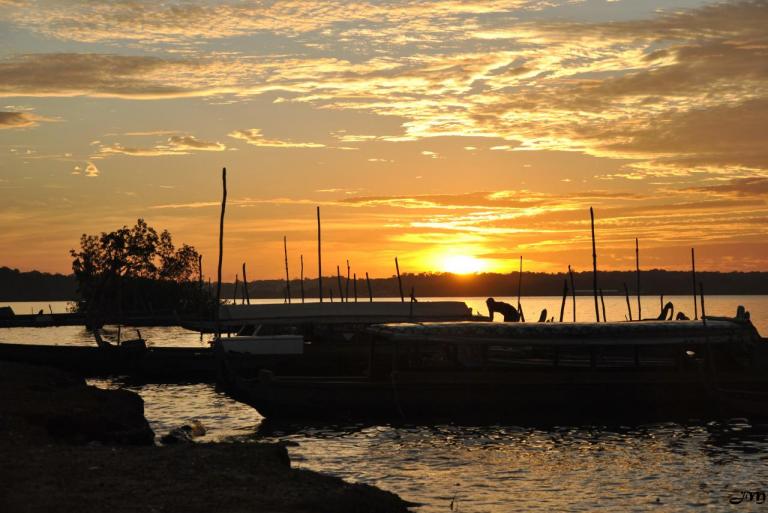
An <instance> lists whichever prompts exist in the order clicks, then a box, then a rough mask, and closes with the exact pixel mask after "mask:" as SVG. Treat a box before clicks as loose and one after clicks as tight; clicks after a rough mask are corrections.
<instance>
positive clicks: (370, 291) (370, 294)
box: [365, 271, 373, 303]
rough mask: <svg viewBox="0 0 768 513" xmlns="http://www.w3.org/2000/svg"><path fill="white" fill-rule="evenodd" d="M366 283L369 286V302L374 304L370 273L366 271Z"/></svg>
mask: <svg viewBox="0 0 768 513" xmlns="http://www.w3.org/2000/svg"><path fill="white" fill-rule="evenodd" d="M365 283H366V284H367V285H368V300H369V301H370V302H371V303H373V290H372V289H371V279H370V278H369V277H368V271H365Z"/></svg>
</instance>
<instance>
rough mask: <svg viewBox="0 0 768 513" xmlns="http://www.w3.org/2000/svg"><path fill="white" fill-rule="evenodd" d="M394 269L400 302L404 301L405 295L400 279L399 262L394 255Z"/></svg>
mask: <svg viewBox="0 0 768 513" xmlns="http://www.w3.org/2000/svg"><path fill="white" fill-rule="evenodd" d="M395 271H397V286H398V287H399V288H400V302H401V303H405V296H404V295H403V281H402V280H401V279H400V264H399V263H398V261H397V257H395Z"/></svg>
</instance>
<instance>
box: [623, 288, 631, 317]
mask: <svg viewBox="0 0 768 513" xmlns="http://www.w3.org/2000/svg"><path fill="white" fill-rule="evenodd" d="M624 296H625V297H626V298H627V312H629V320H630V321H631V320H632V307H631V306H630V305H629V288H627V284H626V282H625V283H624Z"/></svg>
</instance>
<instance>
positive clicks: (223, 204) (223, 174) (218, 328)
mask: <svg viewBox="0 0 768 513" xmlns="http://www.w3.org/2000/svg"><path fill="white" fill-rule="evenodd" d="M221 183H222V187H223V191H224V192H223V195H222V198H221V217H220V218H219V265H218V271H217V283H216V335H217V336H221V324H220V322H219V320H220V319H219V308H220V305H221V264H222V261H223V259H224V212H225V211H226V208H227V168H226V167H225V168H222V170H221Z"/></svg>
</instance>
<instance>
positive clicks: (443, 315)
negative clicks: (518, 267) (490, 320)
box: [181, 301, 484, 335]
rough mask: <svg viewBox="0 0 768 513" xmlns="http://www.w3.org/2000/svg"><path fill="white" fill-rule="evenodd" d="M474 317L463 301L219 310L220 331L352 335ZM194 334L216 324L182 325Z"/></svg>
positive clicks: (213, 328) (279, 305) (257, 306)
mask: <svg viewBox="0 0 768 513" xmlns="http://www.w3.org/2000/svg"><path fill="white" fill-rule="evenodd" d="M473 319H484V317H477V316H473V314H472V309H471V308H470V307H468V306H467V304H466V303H464V302H463V301H421V302H407V303H403V302H400V301H379V302H375V303H374V302H362V301H361V302H357V303H354V302H353V303H341V302H336V303H292V304H284V303H273V304H254V305H222V306H221V307H220V308H219V321H218V323H219V325H220V330H221V332H225V333H226V332H237V331H239V330H240V328H241V327H242V326H243V325H260V326H294V327H297V328H300V329H301V330H302V331H304V332H305V333H308V334H309V333H311V334H312V335H316V334H317V333H318V332H327V333H330V332H334V333H337V334H342V333H347V334H348V335H349V334H352V333H356V332H359V331H360V327H365V326H370V325H371V324H380V323H386V322H409V321H410V322H428V321H468V320H473ZM181 325H182V326H183V327H185V328H187V329H190V330H194V331H203V332H208V333H213V332H216V322H214V321H203V322H182V323H181Z"/></svg>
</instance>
